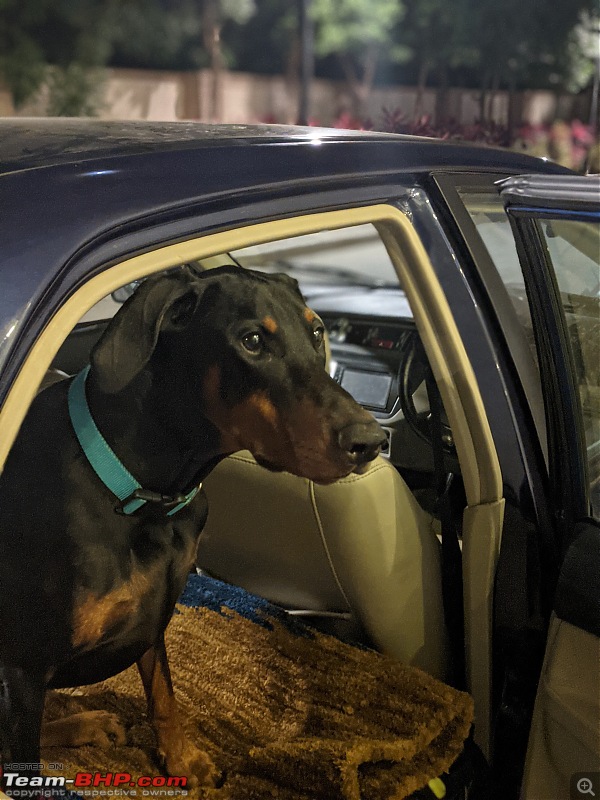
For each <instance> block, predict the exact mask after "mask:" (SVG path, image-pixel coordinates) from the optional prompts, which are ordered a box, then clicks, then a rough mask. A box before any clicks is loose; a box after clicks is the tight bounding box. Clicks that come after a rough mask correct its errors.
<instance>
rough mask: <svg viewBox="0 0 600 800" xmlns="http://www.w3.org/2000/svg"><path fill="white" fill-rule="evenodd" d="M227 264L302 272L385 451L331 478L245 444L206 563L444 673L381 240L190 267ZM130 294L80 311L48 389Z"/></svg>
mask: <svg viewBox="0 0 600 800" xmlns="http://www.w3.org/2000/svg"><path fill="white" fill-rule="evenodd" d="M348 253H350V254H351V257H349V256H348ZM224 263H234V264H237V265H238V266H239V268H240V269H244V268H251V269H260V270H265V271H269V272H287V273H288V274H290V275H292V276H293V277H295V278H297V279H298V280H299V282H300V286H301V288H302V290H303V293H304V296H305V298H306V300H307V303H308V304H309V306H310V307H311V308H312V309H313V310H314V311H316V312H317V313H318V314H319V315H320V316H321V318H322V319H323V322H324V323H325V327H326V329H327V331H328V334H329V351H330V353H329V363H328V369H329V372H330V374H331V376H332V377H333V378H334V379H335V380H336V381H337V382H338V383H340V385H341V386H342V387H343V388H345V389H346V390H347V391H348V392H349V393H350V394H351V395H353V397H354V398H355V399H356V400H357V401H358V402H359V403H361V405H363V407H365V408H366V409H368V410H369V411H371V412H372V413H373V414H374V416H375V417H376V418H377V419H378V421H379V422H380V424H382V425H383V427H384V429H385V431H386V434H387V436H388V445H387V449H386V451H385V453H384V454H383V455H382V456H380V457H379V458H378V459H377V461H376V462H375V463H374V465H373V466H372V467H371V468H370V469H369V470H368V472H366V473H365V474H363V475H351V476H349V477H348V478H345V479H343V480H341V481H339V482H337V483H336V484H334V485H332V486H319V485H316V484H314V483H312V482H311V481H308V480H306V479H302V478H298V477H295V476H292V475H289V474H287V473H279V474H274V473H271V472H269V471H267V470H264V469H263V468H261V467H259V466H258V464H257V463H256V462H255V461H254V459H253V457H252V456H251V455H250V453H247V452H240V453H236V454H234V455H232V456H230V457H229V458H227V459H225V460H224V461H223V462H222V463H221V464H220V465H219V466H218V467H217V468H216V469H215V470H214V471H213V472H212V473H211V475H209V477H208V478H207V480H206V481H205V484H204V489H205V491H206V493H207V496H208V499H209V507H210V515H209V520H208V523H207V525H206V527H205V529H204V532H203V536H202V538H201V541H200V546H199V549H198V554H197V567H198V569H199V570H202V571H204V572H205V573H207V574H209V575H210V576H212V577H216V578H218V579H220V580H223V581H226V582H229V583H232V584H235V585H237V586H240V587H242V588H244V589H246V590H248V591H250V592H252V593H255V594H258V595H260V596H262V597H264V598H266V599H268V600H270V601H271V602H273V603H275V604H277V605H278V606H280V607H282V608H283V609H285V610H286V611H287V612H288V613H290V614H293V615H297V616H301V617H302V618H304V619H305V620H306V621H307V622H309V623H310V624H312V625H314V626H316V627H319V628H320V629H322V630H325V631H326V632H331V633H334V634H335V635H336V636H338V637H341V638H343V639H346V640H348V641H351V642H352V641H354V642H360V643H361V644H365V645H369V646H372V647H375V648H376V649H378V650H380V651H383V652H386V653H388V654H390V655H392V656H394V657H396V658H398V659H400V660H402V661H404V662H406V663H409V664H412V665H415V666H418V667H421V668H422V669H425V670H426V671H427V672H429V673H430V674H432V675H434V676H436V677H439V678H441V679H444V678H447V677H448V652H447V641H446V636H447V635H446V628H445V625H444V610H443V603H442V593H441V585H442V581H441V563H440V552H439V549H440V542H439V530H440V523H439V511H438V507H437V506H438V502H439V497H438V487H437V486H436V481H437V479H438V475H437V474H436V471H435V468H434V447H433V435H434V428H433V426H432V419H431V416H432V415H431V411H430V404H429V400H428V393H427V388H426V384H427V377H428V375H429V374H430V367H429V364H428V361H427V356H426V354H425V351H424V349H423V347H422V345H421V343H420V338H419V334H418V332H417V330H416V326H415V323H414V321H413V319H412V313H411V310H410V306H409V304H408V301H407V299H406V295H405V293H404V292H403V290H402V288H401V287H400V285H399V283H398V279H397V277H396V274H395V272H394V270H393V266H392V264H391V262H390V259H389V256H388V254H387V252H386V250H385V247H384V246H383V243H382V241H381V239H380V237H379V235H378V234H377V232H376V231H375V229H374V228H373V226H371V225H364V226H358V227H357V228H355V229H351V230H344V231H342V232H323V233H321V234H313V235H307V236H303V237H296V238H294V239H290V240H284V241H278V242H275V243H270V244H269V245H262V246H255V247H250V248H246V249H245V250H241V251H239V252H236V253H228V254H223V255H222V256H218V257H213V258H210V259H206V260H204V261H202V263H200V264H198V263H196V265H195V266H196V267H197V268H198V267H199V268H201V269H210V268H213V267H216V266H220V265H221V264H224ZM364 263H370V264H372V265H374V266H373V272H372V277H371V278H370V279H369V280H368V281H367V280H366V277H365V273H364V272H363V273H361V272H359V270H360V269H361V268H362V265H363V264H364ZM340 264H342V265H343V266H339V265H340ZM353 265H354V270H353V269H352V266H353ZM136 288H137V285H136V284H133V285H128V286H125V287H122V288H121V289H119V290H116V291H115V292H113V293H112V294H111V296H110V297H108V298H105V299H104V300H103V301H101V302H100V303H99V304H97V306H95V307H94V308H93V309H92V310H91V311H90V312H89V313H88V314H87V315H86V316H85V317H84V318H83V319H82V321H81V323H80V324H78V325H77V326H76V327H75V329H74V330H73V332H72V333H71V334H70V336H69V337H68V338H67V339H66V341H65V342H64V344H63V345H62V347H61V349H60V350H59V352H58V354H57V356H56V358H55V359H54V362H53V364H52V367H51V369H50V370H49V371H48V373H47V375H46V378H45V379H44V384H43V388H45V386H46V385H48V384H49V383H51V382H54V381H55V380H60V379H62V378H64V377H65V376H68V375H73V374H75V373H76V372H78V371H79V370H80V369H82V368H83V366H84V365H85V364H86V363H87V361H88V358H89V352H90V350H91V348H92V347H93V345H94V343H95V342H96V341H97V339H98V338H99V337H100V335H101V334H102V332H103V330H104V329H105V327H106V325H107V323H108V319H109V318H110V316H112V314H114V313H115V312H116V311H117V310H118V308H119V307H120V304H121V303H122V302H123V301H124V300H125V299H127V297H128V296H129V295H130V294H132V293H133V291H135V289H136ZM442 416H443V418H442V419H441V420H440V422H441V426H440V430H441V432H442V438H443V444H442V445H441V446H442V447H443V451H444V456H445V466H446V469H447V472H448V473H451V474H452V475H453V476H455V482H454V485H453V487H452V492H453V494H455V495H457V496H458V497H461V496H462V495H464V490H463V488H462V485H461V479H460V466H459V462H458V459H457V456H456V451H455V448H454V444H453V439H452V433H451V430H450V427H449V425H448V422H447V420H446V418H445V415H443V414H442ZM232 492H233V493H234V494H235V497H236V502H235V503H234V504H232V503H231V495H232Z"/></svg>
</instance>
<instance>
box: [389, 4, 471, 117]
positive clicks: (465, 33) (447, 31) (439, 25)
mask: <svg viewBox="0 0 600 800" xmlns="http://www.w3.org/2000/svg"><path fill="white" fill-rule="evenodd" d="M468 19H469V8H468V0H455V2H453V3H448V2H447V0H418V2H413V3H410V4H409V5H408V7H407V13H406V16H405V17H404V19H403V20H402V25H401V26H400V29H399V38H400V41H401V42H402V43H403V44H404V45H405V46H406V48H407V50H408V51H410V52H411V53H412V54H413V60H414V62H415V63H416V66H417V96H416V100H415V108H414V110H413V116H414V118H415V120H418V119H419V118H420V117H421V115H422V113H423V94H424V91H425V88H426V86H427V81H428V79H429V77H430V76H431V75H432V74H436V78H437V83H438V100H437V102H436V119H437V121H438V122H439V121H440V119H443V118H444V116H445V109H444V101H445V89H446V88H447V84H448V72H449V70H451V69H456V68H457V67H460V66H471V65H473V64H474V63H475V62H476V60H477V56H478V50H477V46H476V44H475V43H471V42H470V41H469V32H470V29H469V26H468V23H467V20H468Z"/></svg>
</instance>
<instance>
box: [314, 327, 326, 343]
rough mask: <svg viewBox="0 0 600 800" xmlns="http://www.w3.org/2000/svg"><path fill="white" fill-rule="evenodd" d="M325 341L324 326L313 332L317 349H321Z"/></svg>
mask: <svg viewBox="0 0 600 800" xmlns="http://www.w3.org/2000/svg"><path fill="white" fill-rule="evenodd" d="M324 339H325V328H323V327H322V326H319V327H318V328H315V329H314V331H313V341H314V343H315V347H321V345H322V344H323V341H324Z"/></svg>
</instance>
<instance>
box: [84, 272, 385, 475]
mask: <svg viewBox="0 0 600 800" xmlns="http://www.w3.org/2000/svg"><path fill="white" fill-rule="evenodd" d="M325 361H326V353H325V331H324V326H323V323H322V321H321V320H320V318H319V317H318V315H317V314H315V313H314V312H313V311H312V310H310V309H309V308H308V307H307V306H306V303H305V302H304V299H303V297H302V295H301V293H300V291H299V289H298V284H297V282H296V281H294V280H293V279H291V278H289V277H288V276H286V275H266V274H264V273H260V272H255V271H251V270H244V269H241V268H238V267H222V268H220V269H214V270H210V271H207V272H204V273H200V274H198V273H196V272H194V271H193V270H191V269H189V268H182V269H180V270H177V271H176V272H173V273H171V274H168V275H164V276H159V277H155V278H149V279H147V280H146V281H144V283H143V284H142V285H141V287H140V288H139V289H138V290H137V291H136V292H135V294H134V295H133V296H132V297H131V298H130V299H129V300H128V301H127V302H126V303H125V304H124V306H123V307H122V308H121V309H120V311H119V313H118V314H117V315H116V316H115V318H114V319H113V320H112V322H111V324H110V325H109V327H108V328H107V330H106V332H105V334H104V335H103V337H102V338H101V339H100V341H99V342H98V344H97V345H96V347H95V348H94V350H93V352H92V357H91V365H92V376H93V380H94V382H95V384H96V386H97V387H98V388H99V389H100V391H102V392H104V393H107V394H115V393H119V392H123V391H126V390H127V388H128V387H130V386H131V385H132V384H134V383H139V382H140V381H141V379H142V376H143V379H144V381H145V384H146V385H151V386H152V387H153V390H155V391H159V392H162V396H163V397H168V403H169V408H170V413H171V412H172V414H173V418H174V419H180V420H182V422H183V423H184V424H185V423H186V421H187V422H188V423H189V425H188V429H189V430H190V431H193V430H194V429H195V427H196V422H197V421H198V420H199V419H200V418H204V419H205V420H208V421H209V422H210V423H211V424H212V426H214V428H215V429H216V430H217V431H218V436H219V451H220V452H221V453H230V452H234V451H236V450H242V449H247V450H250V452H251V453H252V454H253V455H254V457H255V458H256V459H257V461H258V462H259V463H261V464H262V465H264V466H266V467H268V468H270V469H275V470H286V471H288V472H291V473H293V474H296V475H300V476H302V477H307V478H311V479H312V480H315V481H317V482H320V483H328V482H331V481H334V480H337V479H338V478H340V477H343V476H345V475H347V474H349V473H350V472H352V471H355V470H359V469H361V468H362V467H364V465H366V464H367V463H368V462H370V461H371V460H373V459H374V458H375V457H376V455H377V454H378V453H379V451H380V449H381V447H382V445H383V443H384V442H385V435H384V433H383V431H382V429H381V428H380V426H379V425H378V423H377V422H376V421H375V420H374V419H373V417H372V416H371V415H370V414H369V413H368V412H366V411H365V410H364V409H363V408H362V407H361V406H360V405H359V404H358V403H356V402H355V401H354V400H353V398H352V397H351V396H350V395H349V394H348V393H347V392H345V391H344V390H343V389H342V388H341V387H340V386H338V384H337V383H336V382H335V381H334V380H332V379H331V378H330V376H329V375H328V373H327V372H326V369H325Z"/></svg>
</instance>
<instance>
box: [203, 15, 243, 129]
mask: <svg viewBox="0 0 600 800" xmlns="http://www.w3.org/2000/svg"><path fill="white" fill-rule="evenodd" d="M255 10H256V7H255V4H254V0H203V4H202V36H203V39H204V47H205V48H206V51H207V52H208V54H209V61H210V67H211V70H212V86H211V94H210V97H211V103H210V118H211V120H212V121H213V122H218V121H220V119H221V93H222V89H221V83H222V80H221V78H222V73H223V67H224V58H223V45H222V42H221V32H222V30H223V25H224V24H225V22H226V21H227V20H228V19H230V20H232V21H234V22H235V23H237V24H238V25H241V24H243V23H244V22H246V21H247V20H248V19H249V18H250V17H251V16H252V14H254V12H255Z"/></svg>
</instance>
